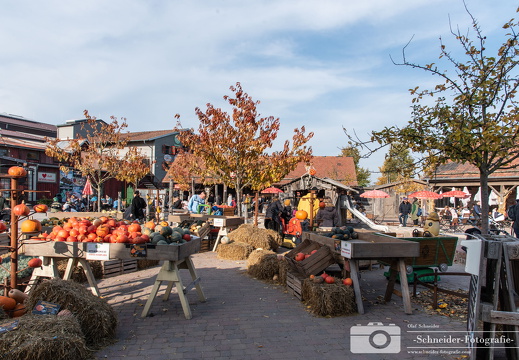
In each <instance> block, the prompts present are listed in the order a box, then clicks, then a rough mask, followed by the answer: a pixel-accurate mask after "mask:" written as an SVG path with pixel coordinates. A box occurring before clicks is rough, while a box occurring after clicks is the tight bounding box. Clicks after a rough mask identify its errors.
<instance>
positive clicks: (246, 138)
mask: <svg viewBox="0 0 519 360" xmlns="http://www.w3.org/2000/svg"><path fill="white" fill-rule="evenodd" d="M230 89H231V91H232V92H233V93H234V97H232V96H227V95H226V96H224V100H225V101H226V102H227V103H228V104H229V105H230V106H231V107H232V113H231V114H228V113H227V112H225V111H224V110H222V109H220V108H215V107H214V106H213V105H211V104H207V109H206V111H205V112H204V111H202V110H201V109H200V108H196V109H195V113H196V115H197V117H198V119H199V121H200V124H199V127H198V131H197V132H195V131H194V130H192V131H180V130H179V131H180V132H179V135H178V137H179V139H180V141H181V142H182V144H183V145H184V146H185V147H187V148H188V149H189V151H190V152H192V154H193V155H194V156H196V157H197V158H199V159H200V161H201V162H202V165H203V166H199V171H200V173H199V175H200V176H201V177H207V178H214V179H219V181H220V182H222V183H223V184H225V185H227V186H228V187H230V188H234V189H235V190H236V196H237V200H239V199H241V194H242V192H243V189H244V188H246V187H250V188H252V189H253V190H261V189H263V188H265V187H268V186H270V185H271V184H273V183H275V182H277V181H280V180H281V179H282V178H283V177H285V176H286V175H287V174H288V173H289V172H290V171H292V170H293V169H294V168H295V167H296V165H297V164H298V163H299V162H301V161H305V162H308V161H309V160H310V159H311V156H312V149H311V148H309V147H307V146H306V145H305V144H306V143H307V142H308V141H309V140H310V139H311V138H312V136H313V133H309V134H308V135H305V128H304V126H303V127H301V128H300V129H298V128H296V129H294V135H293V138H292V143H290V141H288V140H287V141H285V142H284V145H283V148H282V149H281V150H279V151H274V152H271V153H268V152H267V151H268V150H269V149H271V148H272V146H273V142H274V140H275V139H276V138H277V135H278V131H279V127H280V120H279V118H274V117H272V116H269V117H261V116H260V115H259V114H258V111H257V105H258V104H259V101H253V100H252V98H251V97H250V96H249V95H248V94H247V93H245V92H243V90H242V87H241V84H240V83H236V86H231V87H230ZM177 118H178V116H177ZM177 128H178V129H181V128H182V127H181V125H180V123H179V124H178V125H177ZM238 212H239V214H240V215H241V207H238Z"/></svg>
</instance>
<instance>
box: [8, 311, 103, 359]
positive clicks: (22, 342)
mask: <svg viewBox="0 0 519 360" xmlns="http://www.w3.org/2000/svg"><path fill="white" fill-rule="evenodd" d="M11 320H14V319H11ZM17 320H18V328H17V329H15V330H12V331H8V332H6V333H4V334H2V336H0V354H2V355H3V357H2V358H5V359H10V360H27V359H31V360H48V359H53V360H70V359H75V360H82V359H92V358H93V353H92V352H91V350H90V349H89V348H88V347H87V346H86V343H85V338H84V336H83V332H82V331H81V326H80V325H79V322H78V321H77V319H76V318H75V317H74V316H56V315H32V314H28V315H24V316H21V317H19V318H17ZM6 323H7V321H5V320H4V321H2V323H0V325H3V324H6Z"/></svg>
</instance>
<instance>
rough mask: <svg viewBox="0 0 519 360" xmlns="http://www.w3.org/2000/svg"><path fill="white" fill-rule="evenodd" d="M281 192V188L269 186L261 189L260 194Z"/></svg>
mask: <svg viewBox="0 0 519 360" xmlns="http://www.w3.org/2000/svg"><path fill="white" fill-rule="evenodd" d="M282 192H283V190H281V189H278V188H277V187H273V186H271V187H268V188H266V189H265V190H263V191H262V192H261V193H262V194H279V193H282Z"/></svg>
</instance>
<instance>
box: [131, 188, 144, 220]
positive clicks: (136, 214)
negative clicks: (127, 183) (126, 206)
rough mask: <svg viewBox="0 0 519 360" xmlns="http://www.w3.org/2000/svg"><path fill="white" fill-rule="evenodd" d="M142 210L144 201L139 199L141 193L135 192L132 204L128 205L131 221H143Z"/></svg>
mask: <svg viewBox="0 0 519 360" xmlns="http://www.w3.org/2000/svg"><path fill="white" fill-rule="evenodd" d="M144 209H146V201H145V200H144V199H143V198H141V193H140V192H139V190H137V191H135V193H134V194H133V199H132V204H131V205H130V211H131V217H132V219H133V220H138V221H139V222H142V221H143V220H144Z"/></svg>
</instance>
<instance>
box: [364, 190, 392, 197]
mask: <svg viewBox="0 0 519 360" xmlns="http://www.w3.org/2000/svg"><path fill="white" fill-rule="evenodd" d="M360 197H362V198H366V199H381V198H388V197H389V194H388V193H386V192H384V191H382V190H368V191H365V192H363V193H362V194H360Z"/></svg>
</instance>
